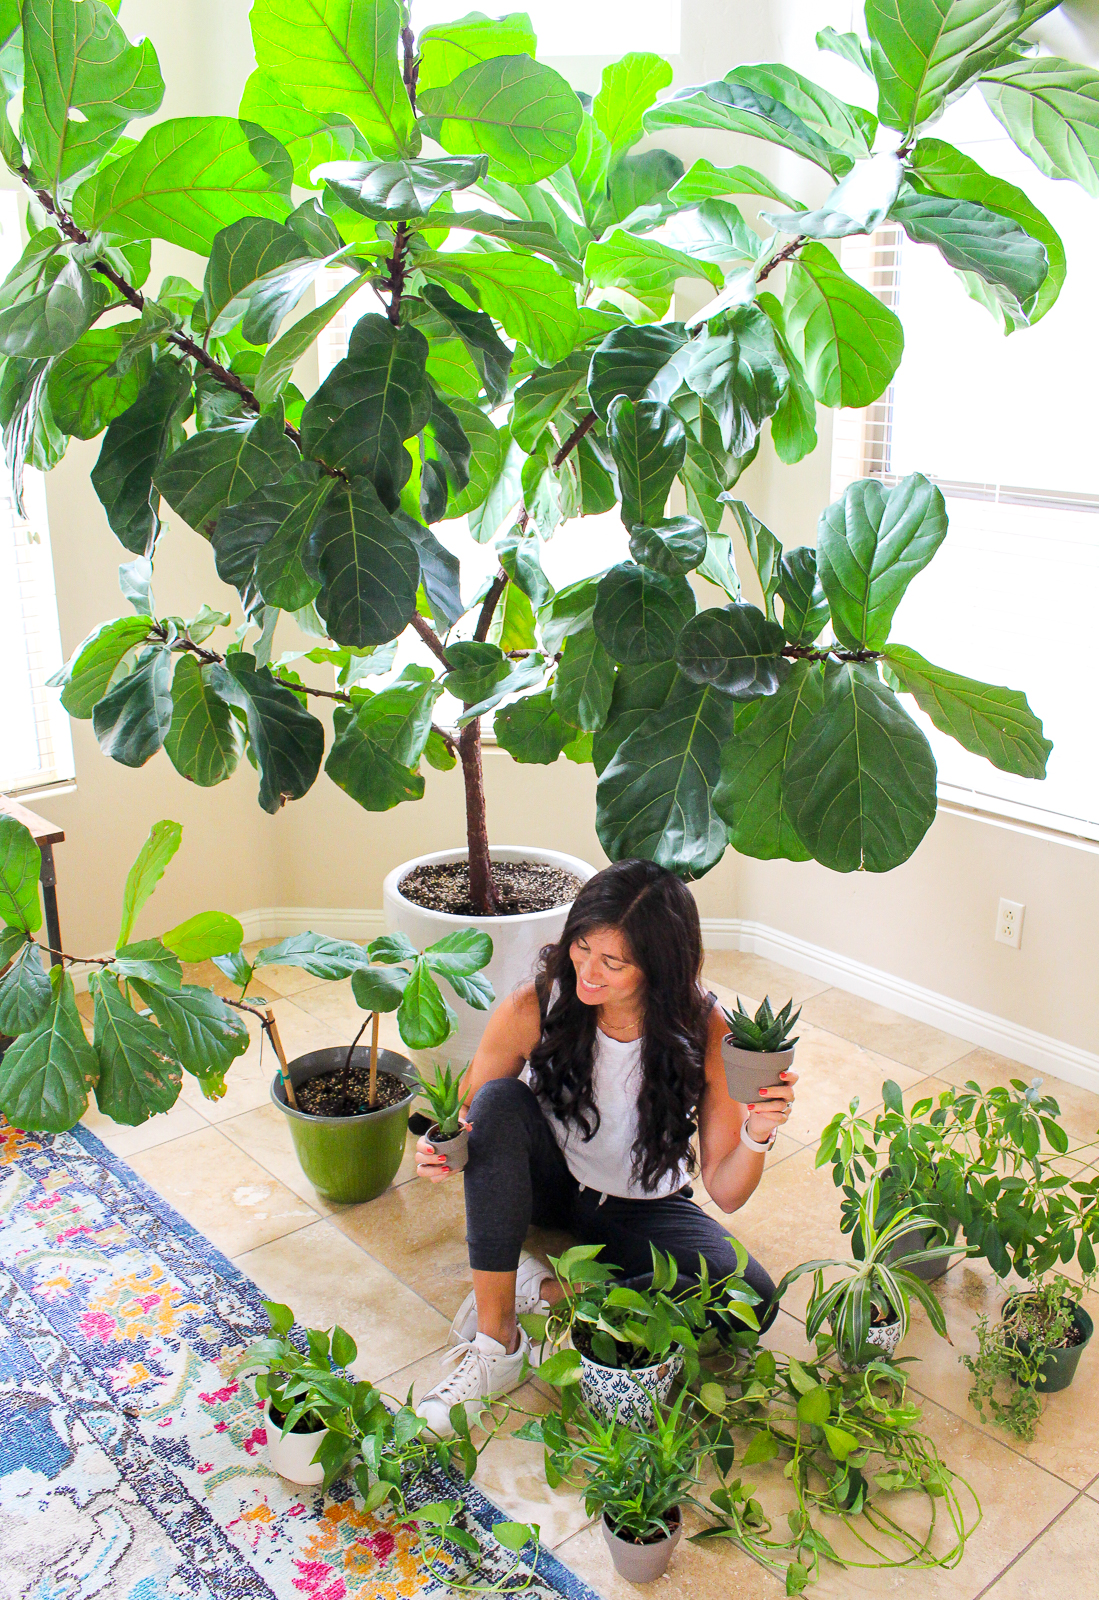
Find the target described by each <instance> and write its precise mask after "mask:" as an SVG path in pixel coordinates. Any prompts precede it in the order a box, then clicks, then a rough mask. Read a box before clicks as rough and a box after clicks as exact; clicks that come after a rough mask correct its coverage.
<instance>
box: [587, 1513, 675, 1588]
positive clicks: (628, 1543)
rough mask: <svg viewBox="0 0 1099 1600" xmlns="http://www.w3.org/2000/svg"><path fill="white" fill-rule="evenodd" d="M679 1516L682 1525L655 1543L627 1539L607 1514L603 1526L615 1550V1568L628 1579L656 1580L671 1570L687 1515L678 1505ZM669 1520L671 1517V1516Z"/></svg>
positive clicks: (609, 1548) (610, 1545) (634, 1580)
mask: <svg viewBox="0 0 1099 1600" xmlns="http://www.w3.org/2000/svg"><path fill="white" fill-rule="evenodd" d="M676 1516H677V1517H678V1519H679V1525H678V1527H677V1528H676V1530H675V1532H674V1533H671V1534H669V1535H668V1537H667V1538H666V1539H656V1540H654V1542H653V1543H652V1544H634V1543H633V1541H632V1540H631V1539H623V1538H622V1537H621V1535H620V1534H617V1533H615V1531H614V1529H613V1528H612V1527H611V1525H610V1523H609V1522H608V1521H607V1519H606V1517H605V1516H604V1518H603V1521H602V1524H601V1526H602V1529H603V1537H604V1539H605V1540H606V1541H607V1549H608V1550H609V1551H610V1553H611V1560H612V1561H613V1562H614V1565H615V1570H616V1571H617V1572H618V1574H619V1576H620V1577H623V1578H625V1580H626V1582H627V1583H652V1582H653V1581H654V1580H655V1579H656V1578H662V1577H663V1576H664V1574H665V1572H667V1570H668V1563H669V1562H670V1561H671V1559H672V1556H673V1555H674V1553H675V1547H676V1545H677V1544H678V1543H679V1541H680V1539H682V1537H683V1516H682V1513H681V1512H680V1511H679V1509H678V1507H677V1508H676ZM668 1520H669V1521H671V1517H669V1518H668Z"/></svg>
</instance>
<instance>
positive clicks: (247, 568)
mask: <svg viewBox="0 0 1099 1600" xmlns="http://www.w3.org/2000/svg"><path fill="white" fill-rule="evenodd" d="M337 482H338V479H336V478H334V477H333V476H332V475H331V474H329V473H324V472H321V471H320V470H319V469H318V467H317V465H316V463H315V462H312V461H302V462H299V463H298V465H297V466H295V467H294V468H293V469H292V470H291V471H290V472H288V473H287V474H286V476H285V477H284V478H283V479H282V480H281V481H280V482H279V483H275V484H272V485H270V487H268V488H266V489H261V490H260V491H259V492H258V493H257V494H253V495H251V496H250V497H249V498H248V499H247V500H242V501H239V502H238V503H237V504H236V505H232V506H226V508H225V509H224V510H223V511H222V512H221V514H220V515H219V517H218V519H217V523H216V524H215V526H214V529H213V532H212V533H211V535H210V540H211V543H212V544H213V546H214V555H215V559H216V561H217V569H218V576H219V577H220V578H221V579H222V580H223V582H225V583H231V584H232V585H233V587H234V588H235V589H237V590H238V591H239V593H240V595H241V598H242V599H243V601H244V604H245V609H246V610H247V611H251V610H252V608H253V607H254V605H255V602H256V599H257V597H259V598H261V599H262V600H263V601H264V603H265V604H266V605H270V606H276V607H279V608H281V609H283V610H286V611H298V610H300V609H301V607H302V606H306V605H308V604H309V603H310V601H312V600H314V599H315V598H316V595H317V592H318V590H319V588H320V580H319V578H318V576H317V574H316V572H315V571H314V570H313V567H312V564H311V563H310V564H309V566H308V567H307V565H306V561H307V553H308V546H309V536H310V534H311V533H312V531H313V525H314V523H315V522H316V520H317V516H318V515H319V513H320V509H321V507H322V506H323V505H324V502H325V501H326V500H327V498H328V496H329V495H330V494H331V493H332V492H333V490H334V489H335V487H336V484H337Z"/></svg>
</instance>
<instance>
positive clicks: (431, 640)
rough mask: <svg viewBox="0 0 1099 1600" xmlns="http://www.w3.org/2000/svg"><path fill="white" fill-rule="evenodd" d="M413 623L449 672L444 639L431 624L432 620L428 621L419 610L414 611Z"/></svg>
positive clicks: (428, 646) (433, 653)
mask: <svg viewBox="0 0 1099 1600" xmlns="http://www.w3.org/2000/svg"><path fill="white" fill-rule="evenodd" d="M411 625H412V627H413V628H415V630H416V632H417V633H418V634H419V635H420V638H421V639H422V640H423V641H424V643H425V644H426V645H427V648H428V649H429V650H430V651H431V653H432V655H433V656H435V657H437V659H438V660H439V661H441V662H442V663H443V666H444V667H445V668H446V669H447V671H448V672H449V671H450V662H449V661H448V660H447V658H446V651H445V650H444V649H443V643H442V640H441V639H440V638H439V635H438V634H437V633H436V632H435V629H434V628H433V627H432V626H431V624H430V622H428V620H427V618H426V617H421V615H420V613H419V612H418V611H414V612H413V613H412V624H411Z"/></svg>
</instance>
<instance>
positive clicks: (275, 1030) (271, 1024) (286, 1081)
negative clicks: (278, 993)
mask: <svg viewBox="0 0 1099 1600" xmlns="http://www.w3.org/2000/svg"><path fill="white" fill-rule="evenodd" d="M267 1032H268V1035H269V1036H270V1039H271V1043H272V1045H273V1046H274V1048H275V1054H276V1055H277V1056H278V1058H279V1069H280V1071H281V1072H282V1086H283V1088H284V1089H285V1090H286V1099H287V1103H288V1104H289V1105H292V1106H293V1107H294V1110H295V1111H296V1110H297V1109H298V1101H297V1096H296V1095H295V1094H294V1085H293V1084H292V1083H291V1082H290V1069H289V1068H288V1067H287V1065H286V1051H285V1050H284V1049H283V1048H282V1040H281V1039H280V1038H279V1025H278V1023H277V1022H276V1021H275V1013H274V1012H273V1011H272V1010H271V1007H270V1006H268V1007H267Z"/></svg>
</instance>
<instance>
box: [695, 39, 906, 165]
mask: <svg viewBox="0 0 1099 1600" xmlns="http://www.w3.org/2000/svg"><path fill="white" fill-rule="evenodd" d="M725 82H726V83H729V84H742V85H743V86H744V87H745V88H748V89H753V90H755V91H756V92H757V93H759V92H762V93H764V94H769V95H773V96H774V98H775V99H776V100H777V101H779V103H780V104H781V105H783V106H785V107H786V109H787V110H788V111H790V112H792V113H793V114H794V115H795V116H796V117H798V118H799V119H800V121H801V122H803V123H804V124H805V126H806V127H807V128H809V129H811V130H812V131H813V132H814V133H816V134H819V135H820V137H821V138H822V139H824V140H825V141H826V143H827V144H828V145H829V146H830V147H831V148H832V149H833V150H838V151H840V152H841V153H842V154H843V155H844V156H846V157H848V158H849V159H851V160H854V161H858V160H861V159H864V158H865V157H866V155H867V153H868V152H869V151H870V149H871V148H872V146H873V143H874V135H875V133H876V132H877V126H878V124H877V118H876V117H875V116H874V115H873V113H872V112H870V111H867V110H866V109H865V108H864V107H863V106H853V105H849V104H848V103H847V101H846V100H839V99H837V98H836V96H835V95H834V94H830V93H829V91H828V90H827V89H822V88H821V86H820V84H819V83H814V82H813V80H812V78H807V77H805V76H804V75H803V74H802V73H800V72H796V71H795V70H794V68H793V67H789V66H787V65H786V64H785V63H784V62H776V61H768V62H752V63H751V65H748V66H741V67H734V68H733V69H732V71H731V72H727V73H726V74H725ZM833 170H839V169H838V165H837V164H834V165H833Z"/></svg>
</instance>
